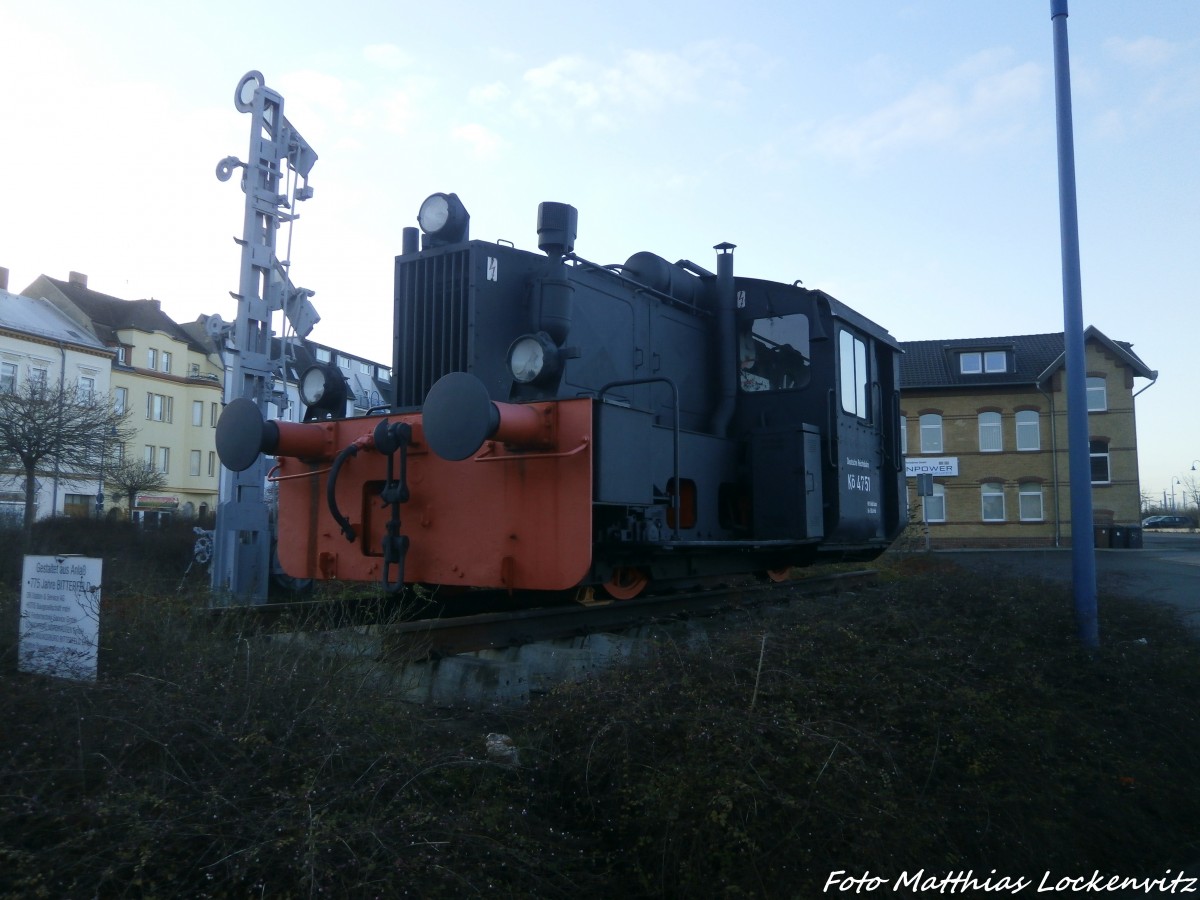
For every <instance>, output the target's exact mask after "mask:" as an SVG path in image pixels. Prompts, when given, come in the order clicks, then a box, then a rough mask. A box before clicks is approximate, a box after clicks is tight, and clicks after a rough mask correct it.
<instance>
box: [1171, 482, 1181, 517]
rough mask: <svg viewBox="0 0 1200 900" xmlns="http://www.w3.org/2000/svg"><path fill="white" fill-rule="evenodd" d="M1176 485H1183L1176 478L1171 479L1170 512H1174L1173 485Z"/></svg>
mask: <svg viewBox="0 0 1200 900" xmlns="http://www.w3.org/2000/svg"><path fill="white" fill-rule="evenodd" d="M1177 484H1183V482H1182V481H1180V480H1179V477H1178V476H1176V477H1174V478H1172V479H1171V512H1175V485H1177Z"/></svg>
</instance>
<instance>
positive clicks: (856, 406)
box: [838, 331, 871, 419]
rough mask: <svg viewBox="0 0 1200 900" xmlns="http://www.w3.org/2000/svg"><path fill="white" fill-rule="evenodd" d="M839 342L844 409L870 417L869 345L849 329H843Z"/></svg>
mask: <svg viewBox="0 0 1200 900" xmlns="http://www.w3.org/2000/svg"><path fill="white" fill-rule="evenodd" d="M838 342H839V343H838V349H839V351H840V356H841V394H842V409H844V410H845V411H846V412H848V413H851V414H853V415H856V416H858V417H859V418H860V419H870V418H871V412H870V409H871V407H870V403H869V402H868V397H867V378H868V376H867V345H866V344H865V343H864V342H863V341H861V340H859V339H858V338H857V337H855V336H854V335H853V334H851V333H850V332H849V331H843V332H842V333H841V336H840V337H839V338H838Z"/></svg>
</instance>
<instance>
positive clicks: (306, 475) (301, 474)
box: [267, 463, 330, 484]
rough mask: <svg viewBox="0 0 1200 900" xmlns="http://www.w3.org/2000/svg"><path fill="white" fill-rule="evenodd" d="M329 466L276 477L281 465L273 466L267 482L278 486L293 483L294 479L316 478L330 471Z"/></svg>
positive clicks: (268, 473)
mask: <svg viewBox="0 0 1200 900" xmlns="http://www.w3.org/2000/svg"><path fill="white" fill-rule="evenodd" d="M329 468H330V467H329V466H326V467H325V468H324V469H313V470H312V471H311V472H297V473H296V474H295V475H276V474H275V473H276V472H278V471H279V463H276V464H275V465H273V466H271V470H270V471H269V472H267V481H269V482H271V484H276V483H277V482H280V481H291V480H292V479H294V478H316V477H317V476H318V475H324V474H325V473H326V472H328V471H329Z"/></svg>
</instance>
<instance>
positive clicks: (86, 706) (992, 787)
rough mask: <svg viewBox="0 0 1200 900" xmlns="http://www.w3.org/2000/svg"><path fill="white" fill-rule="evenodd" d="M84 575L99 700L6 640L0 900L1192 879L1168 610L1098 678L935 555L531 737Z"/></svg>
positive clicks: (1192, 809) (1091, 658) (1183, 728)
mask: <svg viewBox="0 0 1200 900" xmlns="http://www.w3.org/2000/svg"><path fill="white" fill-rule="evenodd" d="M160 538H161V539H162V540H164V541H165V540H167V538H168V536H166V535H162V536H160ZM180 540H181V546H182V547H186V546H190V542H191V535H190V532H186V533H184V535H183V536H182V538H181V539H180ZM55 549H58V548H55ZM83 552H88V551H86V550H85V551H83ZM91 552H92V553H94V554H95V553H104V554H105V559H106V576H105V579H106V582H107V583H106V592H105V601H104V602H105V611H104V613H103V616H104V617H103V619H102V635H103V637H102V644H103V646H102V648H101V678H100V680H99V682H98V683H96V684H94V685H79V684H72V683H69V682H59V681H54V680H50V679H45V678H41V677H35V676H29V675H22V674H18V673H16V671H15V650H14V648H13V646H12V642H13V640H14V635H12V634H8V633H7V632H6V633H4V634H2V635H0V722H2V723H3V725H2V726H0V728H2V729H3V730H2V731H0V796H3V798H4V801H3V803H0V894H2V895H4V896H21V897H38V896H44V897H64V896H101V897H106V896H140V895H146V896H150V895H155V896H171V895H178V896H189V897H192V896H195V897H199V896H210V897H228V896H246V895H254V896H274V897H307V896H318V895H323V896H346V897H393V896H421V897H437V896H446V897H460V896H471V895H484V894H488V895H493V896H502V897H509V896H513V897H515V896H522V897H526V896H532V897H567V896H572V897H578V896H592V895H599V894H602V893H603V894H606V895H607V894H625V895H628V896H633V897H637V896H697V897H707V896H730V897H732V896H765V897H791V896H813V895H817V894H819V893H820V891H821V887H822V886H823V885H824V883H825V880H826V878H827V877H828V875H829V873H830V872H831V871H832V870H834V869H839V868H841V869H846V870H848V871H852V872H859V871H863V870H867V869H869V870H870V871H871V872H872V873H880V874H885V875H891V876H892V877H895V876H898V875H899V874H900V873H901V872H903V871H905V870H907V871H909V872H913V871H916V870H917V869H925V870H926V871H927V872H931V873H932V872H946V871H955V870H962V869H967V868H975V869H976V870H977V871H982V872H987V871H989V870H991V869H996V870H997V872H998V874H999V875H1004V876H1012V877H1016V876H1018V875H1028V874H1030V873H1036V874H1039V875H1040V873H1041V872H1043V871H1045V870H1048V869H1053V870H1054V871H1055V872H1062V873H1065V874H1079V873H1086V874H1089V875H1090V873H1091V871H1092V869H1093V868H1098V869H1101V870H1103V871H1106V872H1113V873H1117V874H1123V875H1135V874H1139V873H1151V874H1161V872H1162V870H1163V869H1164V868H1168V867H1170V868H1174V869H1178V868H1179V866H1180V865H1181V864H1183V863H1186V862H1188V861H1190V860H1191V859H1194V858H1196V857H1197V854H1198V852H1200V847H1198V841H1200V826H1197V824H1196V823H1197V822H1198V821H1200V815H1198V814H1197V813H1198V812H1200V810H1198V808H1197V807H1198V806H1200V804H1198V802H1197V801H1198V798H1200V774H1198V773H1197V772H1195V771H1194V770H1195V766H1194V764H1193V748H1194V747H1195V746H1196V745H1197V742H1198V741H1200V722H1198V721H1197V716H1196V714H1195V713H1194V712H1193V711H1192V710H1193V706H1194V704H1193V702H1192V701H1193V697H1194V696H1195V695H1196V693H1197V689H1198V688H1200V674H1198V672H1197V667H1196V666H1195V656H1194V653H1195V645H1194V643H1193V642H1192V641H1191V640H1190V639H1189V638H1188V636H1187V635H1186V634H1185V633H1183V632H1182V631H1181V629H1180V627H1179V623H1178V621H1177V620H1176V619H1175V618H1174V617H1173V616H1172V615H1171V614H1169V613H1168V612H1166V611H1164V610H1161V609H1156V608H1150V607H1146V606H1139V605H1135V604H1131V603H1125V602H1123V601H1120V600H1118V599H1117V598H1109V597H1102V599H1101V614H1102V617H1103V620H1104V621H1103V622H1102V627H1103V631H1102V633H1103V635H1104V644H1103V646H1102V647H1101V649H1100V651H1099V652H1098V653H1096V654H1094V655H1089V654H1087V653H1085V652H1083V651H1082V650H1081V649H1080V648H1079V647H1078V645H1077V643H1076V641H1075V639H1074V637H1073V634H1074V627H1073V622H1072V618H1071V603H1070V598H1069V595H1068V593H1067V591H1066V590H1065V589H1064V588H1059V587H1055V586H1050V585H1046V584H1041V583H1037V582H1034V581H1031V580H1028V579H1026V580H1023V581H1021V582H1019V583H1017V582H1003V581H999V580H988V581H986V582H985V581H982V580H980V579H976V578H972V577H971V576H970V575H969V573H966V572H963V571H961V570H959V569H956V568H955V567H953V566H950V565H947V564H945V563H942V562H940V561H938V560H937V559H936V558H927V557H924V556H921V557H914V558H911V559H907V560H903V561H901V562H900V563H899V564H898V565H897V566H896V567H895V568H893V569H890V570H889V571H887V572H886V573H885V577H883V578H881V579H880V584H879V585H878V586H876V587H872V588H870V589H864V590H859V591H857V592H854V593H843V594H841V595H839V596H837V597H832V598H830V597H826V598H821V599H815V600H804V601H797V603H795V604H794V605H792V606H791V607H789V608H787V609H786V610H785V611H782V612H775V613H772V614H771V615H769V616H766V617H763V618H761V619H757V620H754V621H752V622H749V623H747V622H746V621H745V619H742V620H741V622H740V624H739V625H738V626H737V627H734V626H732V625H731V626H730V627H729V629H728V630H727V632H726V633H723V634H721V633H719V634H714V635H711V636H710V638H709V640H708V642H707V644H706V645H705V646H703V647H701V648H699V649H695V650H688V649H686V648H683V647H681V646H676V647H674V649H673V652H671V653H664V654H660V655H659V657H658V658H657V659H654V660H651V661H649V662H646V663H643V664H641V665H638V666H628V667H623V668H618V669H614V670H612V671H610V672H606V673H604V674H603V675H602V676H600V677H595V678H592V679H590V680H588V681H586V682H584V683H582V684H578V685H563V686H561V687H560V688H558V689H556V690H554V691H553V692H552V693H551V694H549V695H548V696H545V697H542V698H540V699H538V700H537V701H535V702H534V703H532V704H531V705H530V706H528V707H526V708H523V709H520V710H488V709H481V710H461V709H460V710H453V711H451V710H431V709H423V708H419V707H412V706H409V705H406V704H404V703H402V702H400V701H399V699H398V695H397V693H396V691H395V688H394V687H393V684H392V682H391V681H390V680H389V679H387V678H380V677H377V673H378V669H377V667H376V666H375V665H374V661H372V660H364V659H354V658H347V657H345V656H342V655H335V654H327V653H318V652H314V649H313V645H312V643H311V642H309V641H305V640H302V639H300V638H299V637H292V636H283V635H275V636H272V637H266V636H263V635H256V634H252V633H251V632H249V631H247V630H244V629H242V628H240V627H239V626H238V625H237V623H236V622H235V621H231V620H225V621H226V624H219V623H218V624H214V621H213V620H212V619H210V618H208V617H205V616H199V615H197V614H196V608H197V606H198V605H200V602H201V599H200V598H201V594H200V592H199V591H196V592H194V593H193V594H192V595H190V596H189V595H188V594H187V593H186V592H185V593H184V594H182V595H181V594H179V593H176V592H175V591H174V587H175V585H176V584H177V583H178V577H179V572H180V571H182V569H183V568H184V567H185V566H186V564H187V556H186V552H183V553H182V556H181V558H180V560H179V562H178V565H176V564H175V562H174V557H173V555H172V552H171V551H169V550H167V549H166V547H165V545H164V547H163V548H162V550H161V552H160V554H159V556H158V557H157V558H161V559H164V560H165V559H170V560H172V562H171V563H170V565H168V564H166V563H164V564H162V565H160V566H157V567H156V565H155V564H152V563H149V562H146V561H145V560H146V559H147V557H144V556H141V555H140V554H139V555H137V558H138V559H139V560H141V561H140V562H139V563H137V566H136V569H132V568H131V569H125V568H123V566H125V565H126V564H125V563H123V562H121V560H122V559H124V558H125V557H124V555H122V554H123V551H120V550H119V549H118V550H114V552H113V553H112V554H111V556H110V555H108V554H107V551H106V550H105V549H104V548H103V547H102V548H100V549H99V550H98V551H91ZM132 555H133V554H130V556H132ZM110 559H111V560H112V561H111V562H110ZM13 566H14V564H13V563H12V561H11V560H6V559H0V571H5V572H10V573H11V572H13V571H16V572H19V565H17V566H16V568H13ZM160 570H161V571H160ZM110 576H111V577H112V579H113V580H112V582H109V578H110ZM15 580H16V579H9V581H8V582H6V584H8V585H9V588H8V589H7V590H5V592H4V593H3V595H2V597H0V605H8V606H9V607H10V610H9V611H10V612H11V606H12V604H13V603H15V593H14V591H13V587H15ZM144 584H155V585H162V586H166V585H169V586H170V589H169V590H165V591H164V592H162V593H159V591H158V589H155V590H145V591H143V590H139V589H137V586H138V585H144ZM114 585H117V586H118V587H114ZM10 620H11V616H5V617H4V621H10ZM14 634H15V632H14ZM500 734H504V735H509V736H511V737H512V738H513V739H514V740H513V747H512V750H513V756H512V759H511V760H509V761H504V762H501V761H497V760H495V759H493V758H489V756H488V747H489V740H491V741H493V742H494V741H495V740H496V739H497V737H498V735H500ZM518 751H519V757H518V756H517V753H518ZM518 758H519V763H515V764H514V762H513V761H512V760H515V759H518Z"/></svg>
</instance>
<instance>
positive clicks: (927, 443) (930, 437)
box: [921, 413, 942, 453]
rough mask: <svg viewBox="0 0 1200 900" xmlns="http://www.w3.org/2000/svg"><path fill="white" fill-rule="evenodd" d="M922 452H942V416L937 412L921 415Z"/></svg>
mask: <svg viewBox="0 0 1200 900" xmlns="http://www.w3.org/2000/svg"><path fill="white" fill-rule="evenodd" d="M921 452H922V453H941V452H942V417H941V416H940V415H938V414H937V413H925V415H923V416H921Z"/></svg>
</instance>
